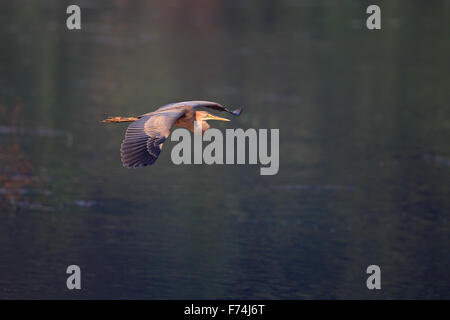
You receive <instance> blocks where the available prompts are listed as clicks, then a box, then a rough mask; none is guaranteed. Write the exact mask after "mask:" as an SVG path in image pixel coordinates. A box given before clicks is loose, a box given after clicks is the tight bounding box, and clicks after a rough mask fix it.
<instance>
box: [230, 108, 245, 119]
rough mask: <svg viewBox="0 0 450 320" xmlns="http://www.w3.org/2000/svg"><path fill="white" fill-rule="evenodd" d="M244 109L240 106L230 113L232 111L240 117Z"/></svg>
mask: <svg viewBox="0 0 450 320" xmlns="http://www.w3.org/2000/svg"><path fill="white" fill-rule="evenodd" d="M243 109H244V108H239V109H236V110H233V111H231V112H230V113H231V114H232V115H235V116H236V117H239V116H240V115H241V113H242V110H243Z"/></svg>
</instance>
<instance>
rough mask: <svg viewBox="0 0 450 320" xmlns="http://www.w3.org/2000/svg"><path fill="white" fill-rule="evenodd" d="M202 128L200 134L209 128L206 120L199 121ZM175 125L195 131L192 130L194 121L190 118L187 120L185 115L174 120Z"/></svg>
mask: <svg viewBox="0 0 450 320" xmlns="http://www.w3.org/2000/svg"><path fill="white" fill-rule="evenodd" d="M199 122H200V124H201V128H202V134H203V133H204V132H205V131H206V130H208V129H209V128H210V126H209V124H208V123H207V122H206V121H199ZM175 127H182V128H186V129H188V130H189V131H191V132H192V133H195V131H194V122H193V121H192V120H190V121H189V120H187V119H186V118H185V117H182V118H180V119H178V120H177V122H175Z"/></svg>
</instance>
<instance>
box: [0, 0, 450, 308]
mask: <svg viewBox="0 0 450 320" xmlns="http://www.w3.org/2000/svg"><path fill="white" fill-rule="evenodd" d="M77 3H78V4H79V5H80V6H81V8H82V30H81V31H68V30H67V28H66V26H65V20H66V17H67V15H66V13H65V10H66V7H67V5H68V4H72V2H67V3H65V1H22V0H19V1H2V2H1V4H0V218H1V221H2V222H1V223H0V298H3V299H13V298H65V299H71V298H89V299H92V298H108V299H110V298H114V299H115V298H145V299H175V298H177V299H184V298H191V299H220V298H231V299H235V298H239V299H246V298H249V299H313V298H333V299H334V298H339V299H344V298H358V299H359V298H368V299H371V298H381V299H385V298H386V299H389V298H447V299H448V298H450V272H449V270H450V269H449V264H450V258H449V250H450V236H449V232H450V221H449V218H450V213H449V211H450V149H449V140H450V108H449V105H450V94H449V92H450V90H449V84H450V76H449V70H450V63H449V57H450V28H449V27H450V24H449V16H450V2H449V1H437V0H436V1H412V0H411V1H407V0H402V1H384V2H383V1H381V2H380V1H378V4H379V5H380V6H381V10H382V30H381V31H369V30H367V29H366V27H365V19H366V17H367V15H366V14H365V9H366V7H367V6H368V5H369V4H372V3H371V2H366V1H331V0H330V1H277V2H272V1H257V2H256V1H255V2H245V3H243V2H241V1H193V2H191V3H190V4H187V3H183V2H179V1H170V2H166V1H156V2H151V4H150V3H147V2H137V1H126V0H123V1H87V0H84V1H81V0H80V1H77ZM194 99H199V100H212V101H218V102H221V103H223V104H225V105H228V106H245V111H244V113H243V114H242V116H241V117H240V118H235V119H233V122H229V123H217V122H213V123H212V124H213V125H214V126H215V127H218V128H220V129H221V130H225V128H244V129H246V128H256V129H258V128H269V129H270V128H279V129H280V170H279V173H278V174H277V175H275V176H260V175H259V165H258V166H255V165H240V166H238V165H234V166H232V165H213V166H206V165H198V166H194V165H182V166H175V165H174V164H172V162H171V160H170V150H171V148H172V147H173V146H174V142H167V143H166V144H165V146H164V150H163V152H162V154H161V157H160V158H159V160H158V161H157V163H156V164H155V166H153V167H147V168H141V169H136V170H127V169H124V168H123V167H122V165H121V162H120V155H119V148H120V143H121V141H122V138H123V134H124V131H125V128H126V125H104V124H101V123H100V120H102V119H103V118H105V117H107V116H115V115H124V116H132V115H139V114H142V113H146V112H149V111H152V110H153V109H155V108H156V107H157V106H160V105H163V104H166V103H169V102H175V101H183V100H194ZM71 264H77V265H79V266H80V267H81V270H82V289H81V290H80V291H69V290H67V288H66V277H67V275H66V273H65V271H66V268H67V266H68V265H71ZM371 264H376V265H379V266H380V267H381V272H382V276H381V279H382V280H381V281H382V289H381V290H379V291H370V290H368V289H367V288H366V278H367V276H368V275H367V274H366V268H367V266H369V265H371Z"/></svg>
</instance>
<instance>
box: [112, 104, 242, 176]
mask: <svg viewBox="0 0 450 320" xmlns="http://www.w3.org/2000/svg"><path fill="white" fill-rule="evenodd" d="M199 107H204V108H210V109H215V110H218V111H225V112H228V113H230V114H233V115H235V116H239V115H240V114H241V111H242V108H241V109H238V110H234V111H230V110H228V109H227V108H226V107H224V106H222V105H220V104H218V103H216V102H210V101H184V102H178V103H172V104H168V105H165V106H163V107H161V108H159V109H157V110H156V111H153V112H150V113H146V114H143V115H141V116H139V117H110V118H108V119H105V120H103V122H108V123H118V122H132V123H131V124H130V125H129V126H128V129H127V131H126V133H125V139H124V140H123V142H122V145H121V148H120V152H121V158H122V163H123V165H124V167H127V168H137V167H141V166H148V165H152V164H153V163H155V161H156V159H158V156H159V154H160V153H161V149H162V145H163V143H164V141H165V140H166V139H167V138H168V137H169V135H170V130H171V129H172V127H174V126H176V127H183V128H187V129H189V130H190V131H191V132H194V122H195V121H197V123H198V124H201V129H202V134H203V133H204V132H205V131H206V130H208V129H209V128H210V126H209V124H208V123H207V122H206V121H207V120H221V121H230V120H228V119H225V118H221V117H217V116H214V115H212V114H210V113H208V112H206V111H199V110H196V108H199Z"/></svg>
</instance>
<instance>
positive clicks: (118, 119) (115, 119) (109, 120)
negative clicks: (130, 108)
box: [102, 117, 139, 123]
mask: <svg viewBox="0 0 450 320" xmlns="http://www.w3.org/2000/svg"><path fill="white" fill-rule="evenodd" d="M138 119H139V118H138V117H109V118H107V119H105V120H102V122H106V123H118V122H133V121H136V120H138Z"/></svg>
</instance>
